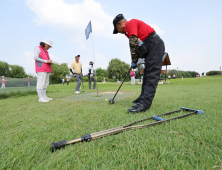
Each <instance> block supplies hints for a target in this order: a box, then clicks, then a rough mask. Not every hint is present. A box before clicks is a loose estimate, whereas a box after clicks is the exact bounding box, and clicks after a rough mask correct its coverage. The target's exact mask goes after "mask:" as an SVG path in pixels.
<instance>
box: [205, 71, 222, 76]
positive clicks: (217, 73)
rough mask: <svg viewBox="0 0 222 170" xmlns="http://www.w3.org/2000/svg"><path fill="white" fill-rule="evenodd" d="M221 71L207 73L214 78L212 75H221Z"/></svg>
mask: <svg viewBox="0 0 222 170" xmlns="http://www.w3.org/2000/svg"><path fill="white" fill-rule="evenodd" d="M220 74H221V73H220V71H208V72H207V73H206V75H207V76H212V75H220Z"/></svg>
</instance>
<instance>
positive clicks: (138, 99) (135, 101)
mask: <svg viewBox="0 0 222 170" xmlns="http://www.w3.org/2000/svg"><path fill="white" fill-rule="evenodd" d="M140 100H141V99H140V97H138V98H137V99H136V100H134V101H133V102H132V103H139V102H140Z"/></svg>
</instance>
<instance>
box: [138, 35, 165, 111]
mask: <svg viewBox="0 0 222 170" xmlns="http://www.w3.org/2000/svg"><path fill="white" fill-rule="evenodd" d="M147 47H148V49H149V52H148V54H147V56H146V59H145V61H146V64H145V69H144V75H143V85H142V91H141V95H140V103H142V104H143V105H144V106H146V107H147V109H149V108H150V106H151V105H152V101H153V98H154V95H155V93H156V88H157V85H158V81H159V79H160V73H161V68H162V58H163V55H164V52H165V46H164V42H163V40H162V39H161V38H160V37H159V35H157V34H156V35H154V36H153V37H152V38H151V39H150V41H149V43H148V44H147Z"/></svg>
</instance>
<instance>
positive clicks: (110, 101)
mask: <svg viewBox="0 0 222 170" xmlns="http://www.w3.org/2000/svg"><path fill="white" fill-rule="evenodd" d="M130 70H131V67H130V69H129V70H128V72H127V73H126V76H125V78H124V79H123V81H122V83H121V85H120V86H119V89H120V88H121V86H122V84H123V83H124V81H125V79H126V77H127V76H128V74H129V72H130ZM119 89H118V90H117V91H116V94H115V95H114V97H113V99H110V100H109V103H111V104H113V103H115V100H114V99H115V97H116V95H117V93H118V92H119Z"/></svg>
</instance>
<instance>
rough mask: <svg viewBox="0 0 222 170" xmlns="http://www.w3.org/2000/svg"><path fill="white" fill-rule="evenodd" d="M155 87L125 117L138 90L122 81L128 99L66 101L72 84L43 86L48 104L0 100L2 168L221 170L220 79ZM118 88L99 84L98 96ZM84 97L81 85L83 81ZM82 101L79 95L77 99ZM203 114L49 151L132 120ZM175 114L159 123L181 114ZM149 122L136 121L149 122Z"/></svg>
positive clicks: (33, 99)
mask: <svg viewBox="0 0 222 170" xmlns="http://www.w3.org/2000/svg"><path fill="white" fill-rule="evenodd" d="M170 82H171V83H170V84H160V85H158V88H157V92H156V95H155V98H154V100H153V104H152V107H151V108H150V109H149V110H148V111H146V112H144V113H139V114H128V113H127V109H128V108H129V107H131V106H132V105H133V104H132V101H133V100H134V99H135V98H136V97H138V95H139V93H140V90H141V86H139V85H135V86H132V85H130V83H129V82H127V83H124V85H123V86H122V88H121V91H123V92H134V93H133V95H132V96H131V97H129V98H125V99H123V100H119V101H116V103H115V104H109V103H108V102H105V101H98V100H96V101H77V100H65V98H67V97H68V96H71V95H74V93H73V92H74V89H75V85H76V84H75V83H70V85H68V86H67V85H64V86H63V85H61V84H59V85H54V86H55V87H56V88H58V89H59V90H60V92H57V91H56V89H54V88H53V86H49V87H48V89H47V90H48V91H49V93H48V97H53V98H54V100H53V101H50V102H49V103H38V102H37V100H38V97H37V94H36V95H30V96H24V97H11V98H8V99H3V100H0V139H1V145H0V169H118V170H119V169H127V170H128V169H132V170H135V169H222V162H221V159H222V106H221V102H222V99H221V96H222V76H211V77H200V78H185V79H183V81H182V79H176V80H170ZM119 85H120V84H117V83H107V84H101V83H99V91H100V92H105V91H116V90H117V89H118V87H119ZM84 86H85V92H86V91H87V92H89V93H91V92H95V90H91V91H89V90H87V83H86V82H84ZM79 95H82V94H79ZM180 107H187V108H192V109H199V110H203V111H204V112H205V113H204V115H191V116H189V117H186V118H183V119H178V120H174V121H171V122H167V123H164V124H161V125H157V126H153V127H148V128H144V129H136V130H129V131H126V132H123V133H120V134H117V135H112V136H108V137H104V138H100V139H97V140H93V141H90V142H88V143H77V144H74V145H69V146H67V147H65V148H63V149H61V150H57V151H56V152H54V153H52V152H51V151H50V148H51V143H52V142H53V141H55V142H57V141H61V140H71V139H76V138H79V137H82V136H83V135H85V134H88V133H93V132H97V131H101V130H105V129H109V128H114V127H118V126H122V125H126V124H129V123H131V122H133V121H135V120H139V119H143V118H146V117H150V116H153V115H157V114H161V113H165V112H169V111H173V110H178V109H180ZM185 113H186V112H181V113H176V114H172V115H169V116H165V117H164V118H171V117H174V116H178V115H182V114H185ZM151 122H155V121H154V120H150V121H146V122H142V123H140V124H144V123H151Z"/></svg>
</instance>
